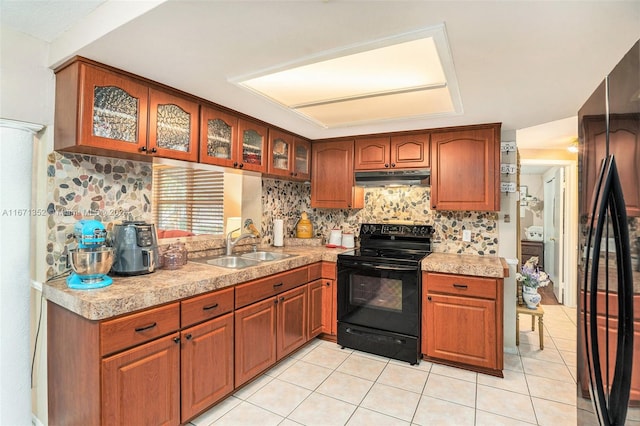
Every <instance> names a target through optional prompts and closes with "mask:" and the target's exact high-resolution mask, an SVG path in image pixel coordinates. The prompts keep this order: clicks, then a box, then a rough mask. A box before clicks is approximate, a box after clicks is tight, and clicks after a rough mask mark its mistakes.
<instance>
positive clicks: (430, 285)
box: [426, 273, 497, 299]
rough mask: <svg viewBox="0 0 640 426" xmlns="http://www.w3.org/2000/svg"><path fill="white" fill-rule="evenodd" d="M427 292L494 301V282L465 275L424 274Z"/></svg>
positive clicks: (490, 279) (495, 291)
mask: <svg viewBox="0 0 640 426" xmlns="http://www.w3.org/2000/svg"><path fill="white" fill-rule="evenodd" d="M426 285H427V292H429V293H445V294H455V295H458V296H470V297H481V298H483V299H495V298H496V294H497V289H496V288H497V284H496V280H495V279H493V278H479V277H469V276H466V275H446V274H434V273H427V274H426Z"/></svg>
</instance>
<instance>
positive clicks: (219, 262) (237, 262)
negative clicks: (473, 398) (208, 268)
mask: <svg viewBox="0 0 640 426" xmlns="http://www.w3.org/2000/svg"><path fill="white" fill-rule="evenodd" d="M207 263H208V264H209V265H213V266H222V267H223V268H231V269H242V268H248V267H250V266H256V265H258V264H259V263H260V262H258V261H257V260H251V259H246V258H243V257H240V256H221V257H216V258H214V259H209V260H207Z"/></svg>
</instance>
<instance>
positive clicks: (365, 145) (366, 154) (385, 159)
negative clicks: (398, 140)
mask: <svg viewBox="0 0 640 426" xmlns="http://www.w3.org/2000/svg"><path fill="white" fill-rule="evenodd" d="M354 146H355V165H354V169H355V170H375V169H384V168H389V167H391V159H390V147H391V139H390V138H389V137H382V138H363V139H356V141H355V143H354Z"/></svg>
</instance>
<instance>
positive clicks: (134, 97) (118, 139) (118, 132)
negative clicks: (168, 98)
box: [56, 64, 149, 153]
mask: <svg viewBox="0 0 640 426" xmlns="http://www.w3.org/2000/svg"><path fill="white" fill-rule="evenodd" d="M79 72H80V80H81V81H82V91H83V93H82V94H81V96H80V99H81V100H82V104H83V105H82V108H81V110H80V125H81V126H80V127H81V131H80V133H81V134H80V138H79V140H78V141H77V142H78V144H80V145H87V146H93V147H96V148H104V149H110V150H117V151H122V152H132V153H135V152H140V150H141V149H143V148H145V147H146V144H147V101H148V98H149V89H148V87H147V86H144V85H143V84H140V83H138V82H136V81H135V80H132V79H129V78H127V77H125V76H121V75H118V74H114V73H111V72H108V71H105V70H102V69H100V68H96V67H94V66H91V65H87V64H81V65H80V66H79ZM66 78H67V74H62V75H61V76H58V79H66ZM64 83H65V81H63V82H62V83H60V82H59V83H58V84H59V86H60V87H66V86H65V84H64ZM59 90H60V91H61V92H63V90H62V89H59ZM63 93H64V92H63ZM56 96H57V97H60V96H61V95H60V94H56ZM58 101H59V99H57V100H56V102H57V103H58ZM63 102H64V100H63V101H62V102H59V104H58V105H57V106H56V108H57V109H58V110H60V108H61V107H63V106H64V105H71V103H63ZM60 113H61V111H58V114H60Z"/></svg>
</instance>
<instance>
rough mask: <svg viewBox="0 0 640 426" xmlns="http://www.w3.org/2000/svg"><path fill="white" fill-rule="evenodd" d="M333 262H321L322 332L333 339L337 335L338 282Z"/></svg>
mask: <svg viewBox="0 0 640 426" xmlns="http://www.w3.org/2000/svg"><path fill="white" fill-rule="evenodd" d="M336 277H337V270H336V264H335V262H322V281H323V286H322V289H323V294H322V299H323V300H322V332H323V333H324V334H325V335H329V336H330V337H331V338H335V337H336V336H337V333H338V291H337V286H338V281H337V279H336Z"/></svg>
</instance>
